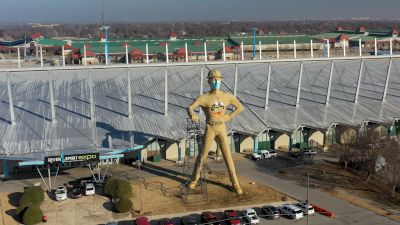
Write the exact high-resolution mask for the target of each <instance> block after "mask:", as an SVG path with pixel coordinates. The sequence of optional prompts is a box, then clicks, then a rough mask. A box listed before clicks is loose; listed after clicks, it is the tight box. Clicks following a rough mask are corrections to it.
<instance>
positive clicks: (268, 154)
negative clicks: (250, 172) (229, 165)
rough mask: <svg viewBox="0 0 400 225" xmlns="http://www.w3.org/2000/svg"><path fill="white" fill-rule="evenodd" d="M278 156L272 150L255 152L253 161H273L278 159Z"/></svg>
mask: <svg viewBox="0 0 400 225" xmlns="http://www.w3.org/2000/svg"><path fill="white" fill-rule="evenodd" d="M277 155H278V154H277V153H276V151H275V150H273V149H270V150H260V151H259V152H253V154H252V156H253V159H255V160H259V159H272V158H276V156H277Z"/></svg>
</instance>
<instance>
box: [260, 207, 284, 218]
mask: <svg viewBox="0 0 400 225" xmlns="http://www.w3.org/2000/svg"><path fill="white" fill-rule="evenodd" d="M261 211H262V213H263V214H264V215H265V217H267V218H268V219H278V218H279V216H280V213H279V209H278V208H277V207H275V206H272V205H267V206H264V207H262V208H261Z"/></svg>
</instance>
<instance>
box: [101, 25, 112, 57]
mask: <svg viewBox="0 0 400 225" xmlns="http://www.w3.org/2000/svg"><path fill="white" fill-rule="evenodd" d="M108 29H110V26H105V25H103V26H102V27H101V28H100V30H102V31H105V33H106V45H105V55H106V65H108V64H109V58H108Z"/></svg>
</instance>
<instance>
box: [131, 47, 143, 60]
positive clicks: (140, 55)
mask: <svg viewBox="0 0 400 225" xmlns="http://www.w3.org/2000/svg"><path fill="white" fill-rule="evenodd" d="M129 55H130V56H131V59H143V58H144V53H143V52H142V51H140V50H139V49H136V48H135V49H133V50H132V51H131V52H129Z"/></svg>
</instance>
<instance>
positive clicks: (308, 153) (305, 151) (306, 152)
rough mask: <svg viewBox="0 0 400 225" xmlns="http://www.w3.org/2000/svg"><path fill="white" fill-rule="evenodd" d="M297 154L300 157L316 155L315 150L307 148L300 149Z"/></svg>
mask: <svg viewBox="0 0 400 225" xmlns="http://www.w3.org/2000/svg"><path fill="white" fill-rule="evenodd" d="M299 153H300V156H309V157H314V156H315V155H316V154H317V151H315V149H312V148H309V149H301V150H300V152H299Z"/></svg>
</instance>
